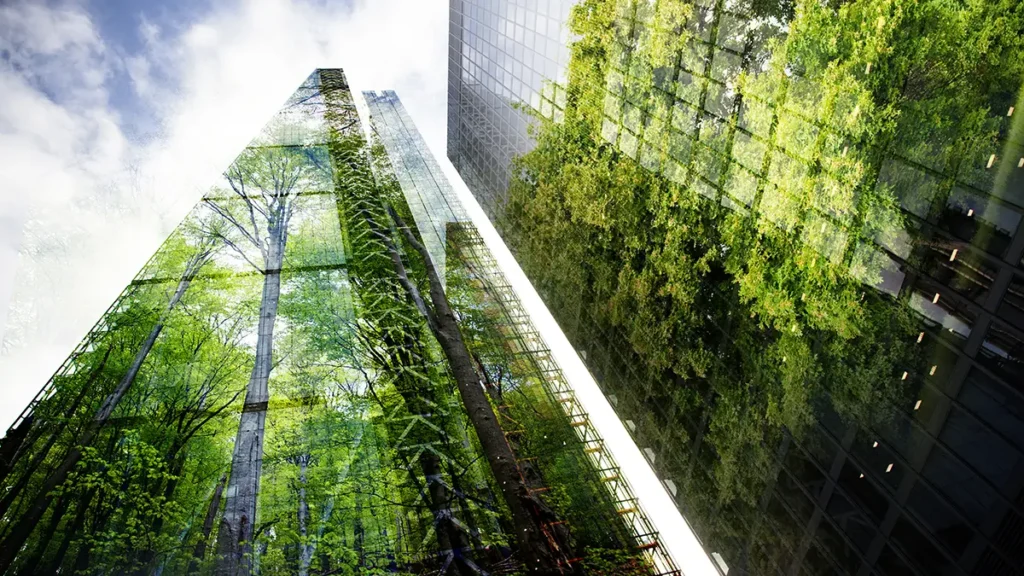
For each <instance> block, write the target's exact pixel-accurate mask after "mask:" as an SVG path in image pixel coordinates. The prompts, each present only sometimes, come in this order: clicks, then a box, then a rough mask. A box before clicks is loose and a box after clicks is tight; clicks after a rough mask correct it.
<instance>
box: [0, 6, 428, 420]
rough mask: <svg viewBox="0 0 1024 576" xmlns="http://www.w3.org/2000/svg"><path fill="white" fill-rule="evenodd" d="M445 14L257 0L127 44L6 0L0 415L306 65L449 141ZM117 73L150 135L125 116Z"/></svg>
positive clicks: (69, 10)
mask: <svg viewBox="0 0 1024 576" xmlns="http://www.w3.org/2000/svg"><path fill="white" fill-rule="evenodd" d="M447 17H448V2H447V0H358V1H357V2H356V3H355V5H354V6H351V7H350V6H346V5H344V4H341V3H337V2H334V3H327V4H324V5H321V4H314V3H311V2H304V1H297V0H250V1H244V2H241V3H238V4H237V5H235V4H234V3H232V4H231V7H230V8H226V7H218V8H216V9H215V10H214V11H213V12H211V13H209V14H207V15H206V16H205V17H203V18H202V19H201V21H198V22H195V23H194V24H193V25H191V26H189V27H187V28H185V29H184V30H183V31H182V32H181V33H179V34H177V35H169V34H168V33H167V31H166V29H164V28H161V27H160V26H159V25H158V24H157V23H154V22H150V21H147V20H142V21H141V22H140V27H139V31H138V32H139V35H140V37H141V38H142V40H143V43H142V44H143V48H142V50H141V51H140V52H138V53H133V54H121V53H120V52H119V51H118V50H115V49H114V47H112V46H111V45H110V43H109V42H108V41H105V39H103V38H101V37H100V35H99V33H98V28H97V26H96V24H95V22H94V21H93V20H92V19H91V18H90V15H89V13H88V12H87V11H86V10H85V8H84V7H83V6H81V5H79V4H75V3H67V4H63V5H60V6H47V5H42V4H19V5H13V6H5V7H3V8H0V38H2V40H0V54H4V55H5V56H4V57H3V58H4V59H3V60H0V95H2V96H0V226H3V229H2V232H0V311H3V310H6V309H7V306H6V302H7V300H8V297H10V300H11V306H10V312H9V315H8V318H7V322H6V323H4V321H3V318H2V317H0V338H3V344H4V349H3V354H2V356H0V374H3V382H4V384H3V386H2V387H0V429H2V428H6V426H7V425H8V424H9V423H10V422H11V421H12V420H13V419H14V418H15V417H16V415H17V414H18V413H19V412H20V409H21V408H22V407H24V406H25V404H26V403H27V402H28V400H29V399H30V398H31V396H32V395H33V394H34V393H35V392H36V391H37V390H38V389H39V387H40V386H42V384H43V383H44V382H45V381H46V380H47V378H48V377H49V376H50V374H52V372H53V371H54V370H55V369H56V368H57V367H58V366H59V364H60V363H61V362H62V361H63V359H64V358H65V357H66V356H67V354H68V353H69V352H71V350H72V349H73V348H74V346H75V345H76V344H77V342H78V341H79V340H81V338H82V337H83V336H84V335H85V333H86V332H87V331H88V329H89V327H90V326H91V325H92V324H93V322H95V321H96V320H97V319H98V318H99V317H100V315H101V314H102V313H103V311H104V310H105V309H106V307H107V306H108V305H109V304H110V302H112V301H113V300H114V299H115V298H116V297H117V295H118V293H119V292H120V291H121V289H122V288H124V286H125V285H126V284H127V283H128V282H129V281H130V280H131V277H132V276H133V275H134V274H135V272H136V271H137V270H138V269H139V268H141V267H142V265H143V264H144V263H145V261H146V259H147V258H148V257H149V256H150V255H151V254H152V253H153V252H154V251H155V250H156V248H157V247H158V245H159V243H160V242H161V241H162V240H163V238H164V237H166V235H167V234H168V233H169V232H170V231H171V230H172V229H173V227H174V226H175V225H176V224H177V223H178V222H179V221H180V220H181V218H183V217H184V215H185V213H186V212H187V211H188V210H189V209H190V208H191V207H192V205H194V204H195V203H196V202H197V201H198V199H199V197H200V196H201V194H202V191H203V189H204V188H205V187H206V186H208V185H209V184H211V183H212V182H213V181H214V179H215V178H216V176H217V175H218V174H219V173H220V171H222V170H223V169H224V168H225V167H226V166H227V165H228V163H230V161H231V160H232V158H233V157H234V155H235V154H237V153H238V152H239V151H240V150H241V148H242V147H243V146H244V145H245V144H246V143H247V142H248V141H249V139H250V138H251V137H252V136H254V135H255V134H256V132H257V131H258V130H259V129H260V127H261V126H262V124H263V123H264V122H265V121H266V120H267V119H268V118H269V117H270V116H271V114H273V112H274V111H276V110H277V108H278V107H279V106H280V105H281V103H282V102H283V101H284V99H285V98H287V96H288V95H289V94H290V93H291V92H292V91H293V90H294V88H295V87H296V86H298V84H299V83H300V82H301V81H302V80H303V79H304V78H305V77H306V76H307V75H308V74H309V73H310V72H311V71H312V70H313V69H314V68H316V67H342V68H345V70H346V73H347V75H348V77H349V80H350V82H351V83H352V85H353V88H354V89H355V90H363V89H395V90H398V92H399V94H401V96H402V98H403V100H404V101H405V102H406V107H407V108H408V110H409V112H410V114H411V115H412V116H413V118H414V119H415V120H416V121H417V124H418V125H419V126H420V128H421V131H422V132H423V133H424V136H425V137H426V139H427V140H428V142H429V143H430V144H431V147H432V148H433V150H434V152H435V154H437V155H438V156H439V157H440V158H443V157H444V146H445V144H444V142H445V138H444V129H445V113H446V112H445V107H444V103H445V90H446V82H447V75H446V73H447ZM117 74H126V75H127V78H128V79H129V80H130V82H131V86H132V87H133V89H134V90H135V91H136V92H137V94H138V95H139V96H140V97H141V98H142V101H143V103H144V106H143V107H144V108H145V109H144V110H143V111H144V112H145V113H147V114H149V115H151V117H153V118H155V119H156V121H157V123H158V124H159V126H160V127H161V131H160V135H159V136H158V137H156V138H155V139H153V140H152V141H149V142H145V143H138V142H132V141H130V140H129V139H128V138H127V137H126V136H125V134H124V133H123V130H122V128H121V122H120V120H121V119H120V117H119V114H118V112H117V111H116V110H113V109H112V108H111V106H110V98H111V94H112V90H113V82H114V78H115V75H117ZM19 222H23V223H24V229H23V232H22V233H20V234H19V233H17V232H16V231H17V229H18V228H19V226H18V223H19ZM15 264H17V280H16V281H12V272H13V271H14V269H15ZM12 286H13V288H14V291H13V295H12V294H11V289H12ZM4 328H5V329H4Z"/></svg>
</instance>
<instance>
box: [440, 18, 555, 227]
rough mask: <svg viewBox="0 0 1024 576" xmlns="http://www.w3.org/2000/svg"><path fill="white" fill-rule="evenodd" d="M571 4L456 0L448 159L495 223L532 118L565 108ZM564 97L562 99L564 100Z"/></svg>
mask: <svg viewBox="0 0 1024 576" xmlns="http://www.w3.org/2000/svg"><path fill="white" fill-rule="evenodd" d="M572 5H573V2H572V1H571V0H512V1H505V0H452V2H451V9H450V26H451V28H450V30H449V34H450V35H449V48H448V60H449V61H448V157H449V158H450V159H451V161H452V164H453V165H454V166H455V168H456V169H457V170H458V171H459V173H460V174H461V175H462V177H463V179H464V180H465V181H466V183H467V185H469V187H470V189H471V190H472V191H473V193H474V194H475V195H476V197H477V198H478V199H479V200H480V203H481V205H482V206H483V208H484V210H485V211H486V212H487V214H488V215H489V216H491V217H492V218H493V216H494V215H495V214H496V213H497V210H498V209H500V207H501V206H503V205H504V203H505V196H506V190H507V188H508V182H509V166H510V164H511V162H512V159H513V158H515V157H516V156H518V155H520V154H523V153H525V152H528V151H529V150H530V149H531V148H532V143H531V139H530V136H529V134H528V133H527V126H528V125H529V123H530V112H529V109H532V110H534V111H536V112H540V113H542V114H545V115H546V116H548V117H552V116H554V115H555V114H556V108H555V104H558V103H561V104H562V105H564V98H565V94H564V90H559V89H558V88H557V86H555V84H558V83H562V82H564V78H563V75H564V71H565V66H566V64H567V63H568V58H569V50H568V48H567V46H568V41H569V35H568V31H567V29H566V25H565V22H566V20H567V19H568V16H569V10H570V8H571V7H572ZM559 92H561V95H559Z"/></svg>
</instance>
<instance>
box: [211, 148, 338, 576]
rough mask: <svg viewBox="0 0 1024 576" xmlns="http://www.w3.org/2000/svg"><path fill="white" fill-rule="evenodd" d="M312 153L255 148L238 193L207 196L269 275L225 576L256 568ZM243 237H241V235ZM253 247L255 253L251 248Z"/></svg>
mask: <svg viewBox="0 0 1024 576" xmlns="http://www.w3.org/2000/svg"><path fill="white" fill-rule="evenodd" d="M310 153H311V152H310V151H308V150H305V149H302V148H289V147H272V146H268V147H253V148H247V149H246V150H245V151H244V152H243V153H242V154H241V155H240V156H239V158H238V159H237V160H236V161H235V162H234V164H232V166H231V168H229V169H228V172H227V174H226V177H227V180H228V184H229V185H230V188H231V192H232V193H233V195H234V196H233V197H231V196H229V197H228V199H218V198H214V197H207V198H206V200H205V202H206V204H207V206H209V207H210V209H211V210H213V212H215V213H216V214H217V215H219V216H220V217H221V218H223V219H224V221H226V222H228V223H230V225H231V226H230V228H231V229H232V230H231V231H230V232H229V231H227V230H224V231H222V230H216V234H217V236H218V237H219V238H220V239H221V240H222V241H223V242H224V243H225V244H227V245H228V246H229V247H231V248H232V249H233V250H234V251H235V252H236V253H237V254H238V255H239V256H240V257H241V258H242V259H244V260H245V261H246V262H248V263H249V264H250V265H251V266H253V267H254V268H255V269H256V270H258V271H259V272H260V273H262V274H263V293H262V296H261V299H260V311H259V321H258V326H257V328H256V330H257V332H256V335H257V338H256V359H255V362H254V364H253V368H252V374H251V376H250V378H249V384H248V386H247V387H246V391H245V401H244V405H243V408H242V413H241V415H240V417H239V423H238V434H237V436H236V440H235V449H234V454H233V456H232V460H231V473H230V479H229V481H228V486H227V489H226V491H225V493H226V497H225V500H226V502H225V507H224V514H223V516H222V517H221V522H220V528H219V530H218V537H217V553H218V559H217V574H219V575H222V576H235V575H236V574H248V573H249V572H250V571H251V567H252V564H251V562H252V559H251V556H252V551H253V548H252V541H253V537H254V531H255V522H256V503H257V499H258V495H259V486H260V475H261V473H262V465H263V441H264V435H265V430H264V429H265V425H266V417H267V403H268V401H269V400H270V392H269V389H268V382H269V379H270V373H271V371H272V370H273V368H274V363H273V349H274V323H275V321H276V319H277V310H278V305H279V303H280V298H281V266H282V264H283V262H284V253H285V247H286V245H287V242H288V225H289V223H290V222H291V220H292V217H293V216H294V215H295V213H296V207H297V204H298V200H297V198H298V195H299V193H300V192H301V191H302V190H303V186H304V185H307V184H308V179H309V178H310V177H311V176H313V175H314V172H315V171H317V170H318V168H317V167H316V163H315V162H312V161H310V156H309V154H310ZM232 232H233V233H232ZM239 237H240V238H241V239H240V240H237V239H238V238H239ZM236 240H237V241H236ZM245 245H248V247H249V248H250V250H245V249H243V246H245ZM252 249H255V250H257V251H258V253H259V257H258V258H253V257H251V256H250V252H251V250H252ZM257 260H258V261H257Z"/></svg>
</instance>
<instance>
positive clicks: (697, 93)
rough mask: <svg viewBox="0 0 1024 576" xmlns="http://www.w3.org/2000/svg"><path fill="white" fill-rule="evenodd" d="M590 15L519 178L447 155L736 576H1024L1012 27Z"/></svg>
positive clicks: (629, 4) (848, 16)
mask: <svg viewBox="0 0 1024 576" xmlns="http://www.w3.org/2000/svg"><path fill="white" fill-rule="evenodd" d="M454 5H459V6H465V3H464V2H453V6H454ZM580 6H581V7H583V8H581V9H580V11H579V12H578V13H577V20H576V23H575V26H576V27H575V28H574V29H573V30H572V34H573V36H574V37H575V38H576V39H577V40H578V42H577V43H576V44H575V45H574V47H573V49H572V52H571V57H570V59H569V65H568V69H567V70H566V71H562V72H561V76H552V77H550V78H549V79H550V80H551V81H552V82H553V83H558V84H562V85H563V86H564V89H565V93H566V96H564V97H561V98H559V97H557V94H558V92H560V90H561V88H554V89H553V90H554V92H553V93H554V94H555V95H556V97H555V98H553V99H552V100H551V102H550V108H549V109H550V110H551V113H550V114H547V113H544V111H543V110H542V111H541V112H542V113H541V114H540V117H541V118H545V120H538V121H537V124H538V132H537V134H538V136H537V142H535V143H532V144H530V145H528V146H527V147H526V149H527V150H534V151H533V152H527V153H526V154H525V156H524V157H523V160H522V163H521V167H522V171H521V172H519V173H515V174H510V175H509V177H508V180H506V181H505V183H504V188H501V190H503V192H499V193H496V192H495V190H496V188H494V187H485V186H481V185H479V184H477V181H476V180H474V178H473V177H472V176H473V171H474V170H477V167H476V164H473V163H472V162H469V163H467V162H465V161H463V160H462V159H463V158H464V157H465V156H466V153H465V152H464V150H465V149H466V145H465V143H466V140H465V139H464V137H463V136H462V133H463V131H464V128H463V126H464V125H466V122H465V121H461V123H460V124H457V125H455V126H452V125H450V126H449V135H450V139H454V140H456V141H457V142H456V144H455V145H454V146H453V147H452V148H451V149H450V150H449V155H450V156H452V158H453V162H454V163H455V165H456V167H457V168H458V169H459V170H460V172H461V173H463V174H464V175H466V178H465V179H466V181H467V184H469V185H470V187H471V189H472V191H473V193H474V194H476V195H477V196H478V197H479V198H481V201H482V202H486V201H487V200H488V199H492V198H500V201H496V202H492V204H491V205H490V206H491V212H490V214H489V215H490V216H491V218H492V219H493V220H494V221H495V223H496V225H497V227H498V229H499V231H500V232H501V234H502V236H503V237H504V238H505V240H506V241H507V242H508V244H509V245H510V247H511V248H512V249H513V251H514V252H515V253H516V255H517V259H518V260H519V262H520V264H521V265H522V267H523V269H524V271H525V272H526V274H527V276H528V277H530V279H531V281H532V282H533V283H534V285H535V286H536V287H537V289H538V291H539V292H540V293H541V295H542V296H543V298H544V300H545V302H546V303H547V304H548V307H549V308H550V309H551V310H552V312H553V314H554V315H555V316H556V318H557V319H558V321H559V323H560V325H561V326H562V328H563V329H564V330H565V331H566V333H567V335H568V336H569V339H570V340H571V341H572V343H573V344H574V346H575V347H576V348H577V349H578V350H579V351H580V354H581V356H582V357H583V358H584V360H585V361H586V363H587V365H588V367H589V368H590V370H591V372H592V373H593V375H594V376H595V378H596V379H597V381H598V383H599V384H600V385H601V386H602V388H603V390H604V392H605V394H606V395H607V397H608V399H609V400H610V402H611V403H612V404H613V405H615V407H616V410H617V411H618V413H619V415H620V417H621V418H622V419H623V421H624V422H625V423H626V425H627V427H628V428H629V429H630V430H631V432H632V434H633V437H634V439H635V440H636V442H637V444H638V445H639V446H640V447H641V448H642V449H643V451H644V453H645V454H646V455H647V458H648V460H649V461H650V463H651V464H652V465H653V466H654V467H655V468H656V469H657V470H658V472H659V474H660V475H661V477H662V479H663V481H664V483H665V486H666V488H667V489H668V490H669V491H670V492H671V493H672V494H673V496H674V497H675V498H676V501H677V504H678V506H679V509H680V511H681V512H682V513H683V515H684V516H685V518H686V519H687V520H688V521H689V523H690V524H691V526H692V527H693V528H694V531H695V532H696V534H697V536H698V537H699V538H700V539H701V540H702V542H703V545H704V547H705V549H706V550H707V552H708V553H709V554H711V555H712V557H713V558H715V561H716V563H717V564H718V566H719V568H720V569H721V570H722V572H723V573H724V572H726V571H728V573H729V574H736V573H741V574H743V573H749V574H776V573H784V574H834V573H841V574H1020V573H1021V566H1024V558H1022V557H1021V555H1020V550H1022V549H1024V547H1022V546H1021V545H1020V543H1021V542H1022V538H1024V486H1022V480H1021V479H1022V478H1024V476H1022V475H1021V472H1022V468H1021V466H1022V465H1024V413H1022V411H1021V406H1024V388H1022V387H1021V385H1020V382H1021V381H1024V366H1022V362H1024V360H1022V355H1024V300H1022V296H1021V287H1022V286H1024V260H1022V256H1024V228H1022V224H1021V222H1022V215H1024V131H1022V130H1024V124H1022V122H1024V120H1021V114H1020V110H1021V109H1022V106H1024V100H1022V99H1024V92H1022V80H1021V79H1022V77H1024V76H1022V73H1024V70H1022V68H1021V56H1022V55H1024V45H1022V44H1021V40H1020V39H1021V37H1022V32H1024V23H1022V20H1021V18H1020V15H1019V11H1018V8H1017V6H1016V4H1015V3H1009V2H1008V3H999V2H996V3H987V4H980V3H966V4H963V5H957V6H951V5H946V4H943V3H941V2H929V1H921V2H908V3H899V4H898V7H899V9H898V10H897V9H895V8H896V7H897V5H895V4H894V5H891V6H890V5H889V4H885V3H881V2H874V1H865V0H858V1H854V2H846V3H841V4H834V3H819V2H802V1H797V2H768V3H764V2H743V1H740V2H718V1H714V0H700V1H696V2H672V1H667V0H663V1H658V2H642V1H640V2H634V1H631V0H595V1H589V2H581V3H580ZM890 8H891V9H890ZM477 13H479V9H478V8H472V9H469V10H466V9H463V10H461V11H460V12H458V13H456V12H455V11H453V19H455V18H458V19H459V23H458V25H457V24H456V23H455V22H454V20H453V24H452V29H453V30H455V29H456V28H458V27H461V28H467V27H468V26H470V24H469V23H467V21H471V22H472V23H473V24H472V25H473V26H478V27H479V26H492V27H493V25H492V24H488V21H487V19H486V18H482V17H479V16H474V14H477ZM1006 14H1013V16H1012V17H1005V15H1006ZM502 25H503V24H502V23H501V22H500V21H499V23H498V27H499V28H500V27H501V26H502ZM476 35H477V36H480V37H487V35H488V32H477V33H476ZM982 38H984V40H981V39H982ZM455 40H458V41H460V42H461V43H462V49H463V50H465V49H466V48H465V46H466V44H467V39H466V37H465V36H464V35H463V36H453V41H455ZM978 42H981V44H979V43H978ZM982 45H984V48H982V47H981V46H982ZM470 53H471V54H474V55H475V53H474V52H470ZM484 54H485V56H484V62H482V63H481V62H475V61H472V59H470V61H471V62H472V65H467V59H466V58H462V59H461V60H456V61H453V65H454V66H457V67H461V68H460V69H459V70H458V71H457V72H450V74H449V75H450V77H453V78H462V79H464V80H463V84H466V83H471V84H472V85H473V86H474V87H477V88H476V89H477V90H483V89H486V85H484V86H483V87H480V83H472V82H469V81H468V80H465V79H466V78H467V77H469V78H471V77H472V74H468V72H467V70H466V68H474V69H475V68H482V69H486V68H487V67H488V66H491V64H490V63H489V62H487V61H486V60H487V59H486V53H484ZM954 61H956V62H958V64H955V65H954V64H952V62H954ZM953 68H955V69H956V70H957V71H955V72H954V71H953ZM467 90H468V87H466V86H464V85H460V86H459V93H458V97H459V98H460V100H459V101H460V102H461V101H462V100H464V99H465V97H464V96H463V95H462V94H463V93H465V92H466V91H467ZM449 94H452V89H451V87H450V88H449ZM479 100H481V101H487V100H486V98H481V99H479ZM449 107H450V110H451V108H452V103H451V102H450V103H449ZM547 118H550V120H547ZM485 144H486V143H478V145H485ZM535 147H536V148H535ZM488 153H489V152H488V151H478V152H476V154H477V155H479V156H481V157H485V156H486V155H487V154H488ZM474 186H476V187H474Z"/></svg>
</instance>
